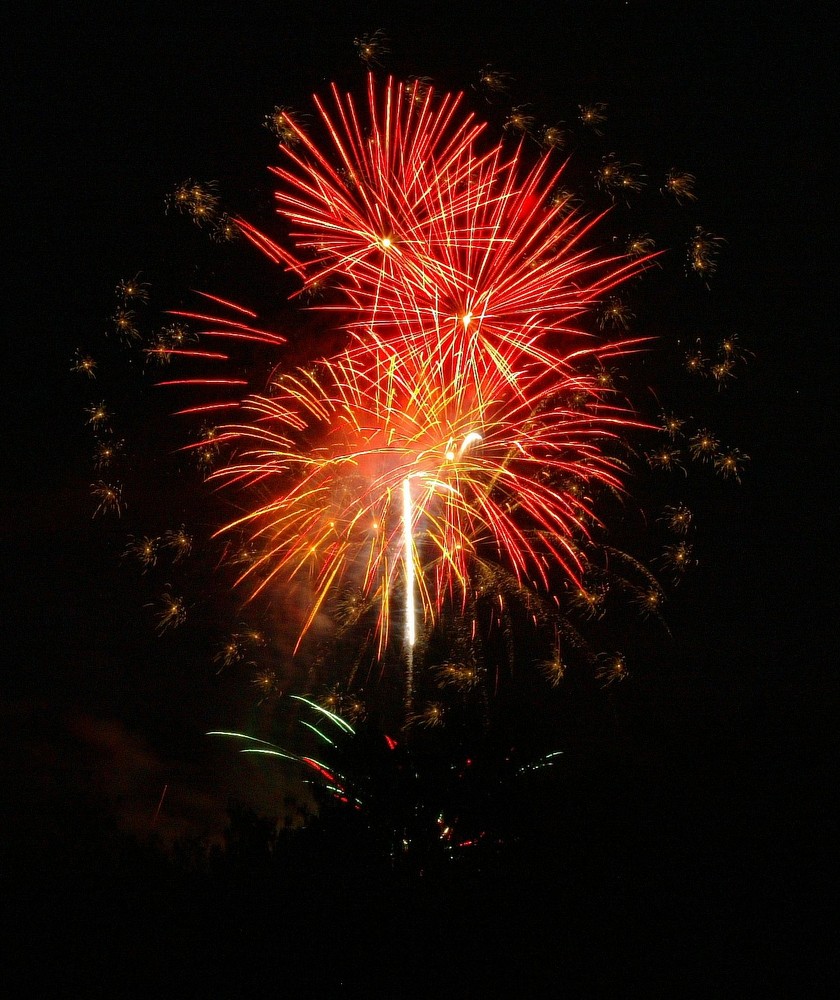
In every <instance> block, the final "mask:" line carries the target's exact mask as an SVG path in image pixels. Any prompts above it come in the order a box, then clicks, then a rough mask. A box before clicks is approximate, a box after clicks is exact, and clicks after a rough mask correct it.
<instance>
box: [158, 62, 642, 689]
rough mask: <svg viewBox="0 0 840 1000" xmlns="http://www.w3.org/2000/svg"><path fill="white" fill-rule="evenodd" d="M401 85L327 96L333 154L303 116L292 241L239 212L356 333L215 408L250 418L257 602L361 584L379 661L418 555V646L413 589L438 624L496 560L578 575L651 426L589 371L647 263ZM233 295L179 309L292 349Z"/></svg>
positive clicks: (240, 435)
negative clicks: (284, 584)
mask: <svg viewBox="0 0 840 1000" xmlns="http://www.w3.org/2000/svg"><path fill="white" fill-rule="evenodd" d="M404 98H405V95H404V93H403V92H402V90H401V88H400V87H399V85H398V84H396V83H395V82H393V81H391V82H389V83H388V84H387V85H386V87H385V89H384V93H383V94H381V95H380V94H379V93H378V91H377V87H376V85H375V84H374V82H373V80H372V78H371V81H370V85H369V102H368V110H367V121H366V122H363V121H362V118H361V116H360V114H359V112H358V111H357V109H356V106H355V103H354V101H353V99H352V97H350V96H347V97H345V98H342V97H341V96H340V94H339V93H338V91H337V90H336V89H335V88H333V101H334V104H335V111H328V110H327V109H326V107H325V105H324V104H323V103H320V102H319V103H318V105H317V106H318V109H319V112H320V114H321V117H322V120H323V123H324V125H325V127H326V129H327V133H328V136H329V138H330V141H331V143H332V146H333V150H332V152H331V153H325V152H322V151H321V150H320V148H319V147H318V146H317V145H316V143H315V142H314V141H313V140H312V139H310V138H309V136H308V135H307V134H306V133H305V132H304V131H303V130H301V129H299V128H298V126H297V125H295V124H294V122H292V121H291V120H290V127H291V128H293V129H294V130H295V133H296V135H297V137H298V139H299V143H297V144H296V146H295V147H294V148H290V147H288V146H285V147H283V149H284V151H285V153H286V155H287V157H288V158H289V161H290V162H289V165H288V166H287V167H284V168H278V169H277V170H276V171H275V172H276V174H277V176H278V178H279V180H280V183H281V187H280V190H279V191H278V192H277V202H278V212H279V214H280V215H281V216H282V217H284V218H285V219H286V220H287V221H288V223H289V225H290V227H291V229H292V232H291V241H292V244H293V249H292V250H288V249H286V248H284V247H281V246H280V245H279V244H278V243H276V242H274V241H273V240H271V239H269V238H268V237H267V236H264V235H263V234H261V233H259V232H258V231H257V230H256V229H254V228H253V227H252V226H250V225H248V224H247V223H244V222H243V223H242V224H241V225H242V229H243V231H244V232H245V233H246V234H247V235H248V236H249V237H250V238H251V240H252V241H253V242H254V243H255V244H256V245H257V246H258V247H259V248H260V249H261V250H263V251H264V252H265V253H267V254H268V255H269V256H270V257H271V258H272V259H274V260H275V261H277V262H279V263H282V264H283V265H284V266H285V267H287V268H289V269H291V270H293V271H295V272H296V273H297V274H298V275H299V276H300V277H301V278H302V279H303V281H304V286H305V287H306V286H307V285H311V284H313V283H316V282H323V281H328V282H329V283H330V285H331V287H332V289H333V291H334V294H335V299H336V302H335V304H334V305H330V306H321V307H317V308H321V309H336V310H341V311H342V314H343V315H344V316H346V315H347V313H348V311H349V313H350V318H349V319H345V320H344V322H343V326H342V327H341V329H343V330H344V332H345V334H346V335H347V338H348V340H347V346H346V347H345V348H344V349H343V350H342V351H340V352H339V353H338V354H336V355H334V356H333V357H328V358H322V359H321V360H320V361H318V362H317V363H316V364H315V366H314V368H309V369H303V368H300V369H297V370H295V371H280V370H278V371H277V372H276V373H275V375H274V376H273V377H272V380H271V383H270V386H269V388H268V391H267V392H264V393H255V394H252V395H250V396H247V397H246V398H244V399H242V398H241V397H240V398H237V399H235V400H234V401H232V402H228V403H219V404H208V406H209V407H213V406H218V407H221V408H225V407H230V408H238V410H239V414H238V416H237V418H236V419H235V420H233V421H231V422H230V423H228V424H224V425H222V427H221V428H220V432H219V435H218V438H217V440H218V441H219V442H220V443H223V444H225V445H227V446H228V447H229V449H230V459H229V461H228V463H227V465H226V466H224V467H223V468H221V469H218V470H217V471H216V472H215V473H214V477H215V478H216V479H218V480H219V481H222V482H226V483H228V484H236V485H238V486H239V487H240V488H242V489H243V490H245V491H246V495H247V497H248V500H247V507H246V510H245V513H244V514H243V515H242V516H241V517H239V518H237V519H236V520H235V521H233V522H232V523H231V524H229V525H227V526H226V528H225V529H223V530H226V531H231V530H238V529H248V530H250V531H251V532H252V541H259V543H260V544H261V546H262V551H261V553H260V555H259V557H258V558H257V559H256V560H255V562H254V563H253V564H252V565H251V566H249V567H248V568H247V569H246V570H245V572H244V573H243V575H242V579H245V578H248V579H250V580H251V581H252V582H253V589H254V592H259V591H260V590H262V589H263V588H265V587H266V586H268V585H269V583H271V582H272V581H273V580H281V579H282V580H287V581H292V580H295V579H297V580H307V581H308V586H309V587H310V589H311V593H312V599H311V603H310V608H309V613H308V615H307V617H306V620H305V621H304V623H303V625H302V628H301V632H300V636H301V638H302V637H303V635H304V634H305V633H306V632H307V630H308V629H309V628H310V627H311V625H312V623H313V622H314V621H315V618H316V616H317V615H318V613H319V611H320V610H321V608H322V607H323V606H324V603H325V601H327V600H328V598H329V597H330V596H331V595H332V594H334V593H335V591H336V590H337V589H338V588H340V587H342V586H346V585H348V584H350V583H353V584H354V585H360V586H361V589H362V590H363V592H364V593H365V594H366V595H368V596H369V597H371V598H372V599H374V600H376V601H378V603H379V606H380V615H379V621H378V634H379V652H380V654H381V653H382V652H383V650H384V648H385V646H386V644H387V642H388V634H389V627H390V616H391V612H390V609H391V606H392V595H393V593H394V592H395V591H397V590H399V588H400V579H399V576H400V567H401V564H402V570H403V584H404V586H405V600H406V615H407V620H406V644H407V646H408V648H409V650H410V649H411V648H412V647H413V644H414V641H415V640H416V631H415V630H416V619H417V616H418V613H419V612H418V609H417V608H415V606H414V603H415V595H416V596H418V597H419V600H420V611H422V615H423V618H424V619H426V620H428V619H430V618H431V619H433V618H434V616H435V614H436V613H438V612H439V611H440V610H441V608H442V606H443V605H444V604H445V603H446V602H448V601H453V602H455V603H456V604H460V605H461V606H462V607H463V606H465V605H466V603H467V601H468V599H469V595H470V593H471V591H472V589H473V588H474V583H473V575H472V569H473V567H474V566H475V565H476V564H477V562H478V561H479V560H480V559H482V558H483V557H484V556H486V555H490V556H491V557H492V558H494V559H496V560H498V561H500V562H502V563H504V564H506V565H507V567H508V568H509V569H510V570H512V571H513V573H514V574H515V576H516V578H517V579H518V580H519V581H520V582H521V583H523V584H525V585H527V586H533V587H537V588H541V589H544V590H549V589H550V587H551V579H550V578H551V575H552V572H553V567H554V566H557V567H559V568H560V569H561V570H562V572H563V573H564V574H565V575H566V576H567V577H569V578H571V579H572V580H575V581H577V580H579V579H580V577H581V575H582V572H583V569H584V565H585V555H584V554H582V546H585V544H586V542H587V539H588V538H590V535H591V530H590V525H591V524H592V523H595V522H597V519H596V517H595V513H594V509H593V502H592V500H591V499H588V493H589V492H591V490H592V488H594V487H597V486H600V487H605V488H607V489H610V490H613V491H620V490H621V488H622V472H623V463H622V461H621V459H620V458H619V457H618V454H617V453H618V450H619V449H620V447H621V441H622V435H623V434H624V433H625V432H627V431H628V430H630V429H633V428H638V427H641V426H642V425H641V424H640V423H639V422H638V421H637V420H636V418H635V415H634V413H633V410H632V408H631V407H630V406H629V405H628V404H625V403H623V402H622V401H621V400H620V399H618V398H617V396H616V393H615V390H614V389H612V388H611V387H604V386H602V385H600V384H599V383H598V381H597V379H596V377H595V375H594V374H593V373H592V372H593V370H594V368H595V367H597V366H598V365H600V364H601V363H603V361H605V360H606V359H608V358H613V357H616V356H619V355H621V354H625V353H629V352H631V351H633V350H637V349H639V342H638V341H636V342H633V341H626V342H623V343H604V342H599V341H597V340H596V339H595V338H594V337H593V336H592V334H591V333H588V332H585V331H583V330H581V329H580V328H578V326H577V325H576V324H577V323H578V321H579V320H580V319H581V317H582V316H584V315H585V314H586V313H587V312H588V311H591V309H592V308H593V307H594V305H595V304H597V303H598V302H599V301H600V300H601V299H602V298H603V297H604V295H605V294H606V293H607V292H609V291H610V290H611V289H612V288H614V287H615V286H616V285H617V284H618V283H619V282H621V281H623V280H625V279H626V278H627V277H629V276H631V275H632V274H635V273H637V272H638V271H639V270H640V269H641V268H643V267H644V264H645V259H644V258H641V259H640V258H634V259H632V260H629V261H628V258H627V257H620V258H616V257H614V256H611V255H610V256H599V255H598V254H597V253H594V252H593V251H591V250H589V249H586V248H585V247H583V245H582V241H583V240H584V238H585V237H587V236H588V235H589V234H590V233H591V229H592V226H593V225H594V224H595V222H596V221H597V220H593V221H589V222H585V221H584V220H582V219H580V218H575V217H574V216H573V215H565V216H563V214H562V212H561V210H560V209H558V208H552V207H551V206H550V199H549V193H550V191H551V190H552V188H553V187H554V186H555V185H556V181H557V177H558V171H557V170H555V169H553V168H551V167H550V164H549V161H548V157H547V156H542V157H540V159H539V160H538V161H537V163H536V165H535V166H534V167H533V168H531V169H525V168H524V167H522V166H521V164H520V157H521V148H520V150H519V151H517V152H514V153H512V154H511V153H509V152H506V151H505V149H504V148H503V147H502V145H501V144H498V145H496V146H492V145H491V147H490V148H489V151H487V152H484V153H479V152H478V151H477V140H478V139H479V137H480V135H481V132H482V130H483V127H482V126H481V125H477V124H475V123H474V121H473V119H472V116H471V115H466V114H465V113H464V112H463V111H461V109H460V98H458V97H452V96H450V95H443V96H441V97H440V98H436V97H435V96H434V95H433V94H432V93H431V91H429V92H428V93H426V94H425V95H424V96H423V98H422V100H419V101H415V100H408V101H407V100H405V99H404ZM211 298H212V297H211ZM216 303H217V305H218V306H219V307H220V308H221V311H222V313H224V312H225V311H226V310H228V309H233V311H234V312H236V313H237V316H236V318H235V319H226V318H224V316H210V315H206V314H204V313H192V314H188V313H181V314H180V315H182V316H190V317H191V318H192V319H193V320H197V321H200V322H201V323H202V324H203V330H202V332H203V334H204V335H206V336H212V337H219V338H227V339H228V340H231V341H242V340H245V341H251V340H258V341H265V342H268V343H270V344H273V345H276V344H279V343H280V342H281V341H282V338H280V337H277V336H276V335H273V334H265V333H263V331H260V330H259V329H258V328H256V327H255V326H253V325H252V321H253V319H254V318H255V317H253V314H251V313H249V312H248V311H247V310H243V309H241V307H235V306H233V304H231V303H227V302H225V301H224V300H216ZM204 357H205V359H206V360H207V361H208V363H213V359H212V358H207V357H206V355H205V356H204ZM171 381H173V382H176V381H177V382H181V381H182V380H171ZM192 381H194V382H196V383H198V384H204V385H207V384H208V383H209V384H218V383H219V382H222V381H225V383H226V384H228V385H230V386H231V387H232V388H233V389H235V388H236V385H237V383H236V381H235V380H220V379H216V378H212V377H209V376H208V378H207V379H206V380H202V379H200V378H196V379H193V380H192ZM192 409H193V410H200V409H201V408H200V407H194V408H192ZM182 412H183V411H182ZM569 480H574V481H576V482H578V483H579V484H583V486H584V487H585V488H584V489H583V490H570V489H568V488H567V487H566V486H564V482H567V481H569ZM400 551H402V552H403V558H402V559H400V557H399V553H400ZM299 641H300V640H299ZM409 688H410V685H409Z"/></svg>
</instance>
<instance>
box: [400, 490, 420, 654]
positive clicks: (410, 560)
mask: <svg viewBox="0 0 840 1000" xmlns="http://www.w3.org/2000/svg"><path fill="white" fill-rule="evenodd" d="M411 515H412V510H411V482H410V481H409V480H408V479H403V516H402V520H403V549H404V551H405V638H406V642H407V643H408V646H409V648H410V649H412V648H413V647H414V643H415V642H416V641H417V627H416V624H415V621H414V614H415V612H414V540H413V538H412V535H411Z"/></svg>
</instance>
